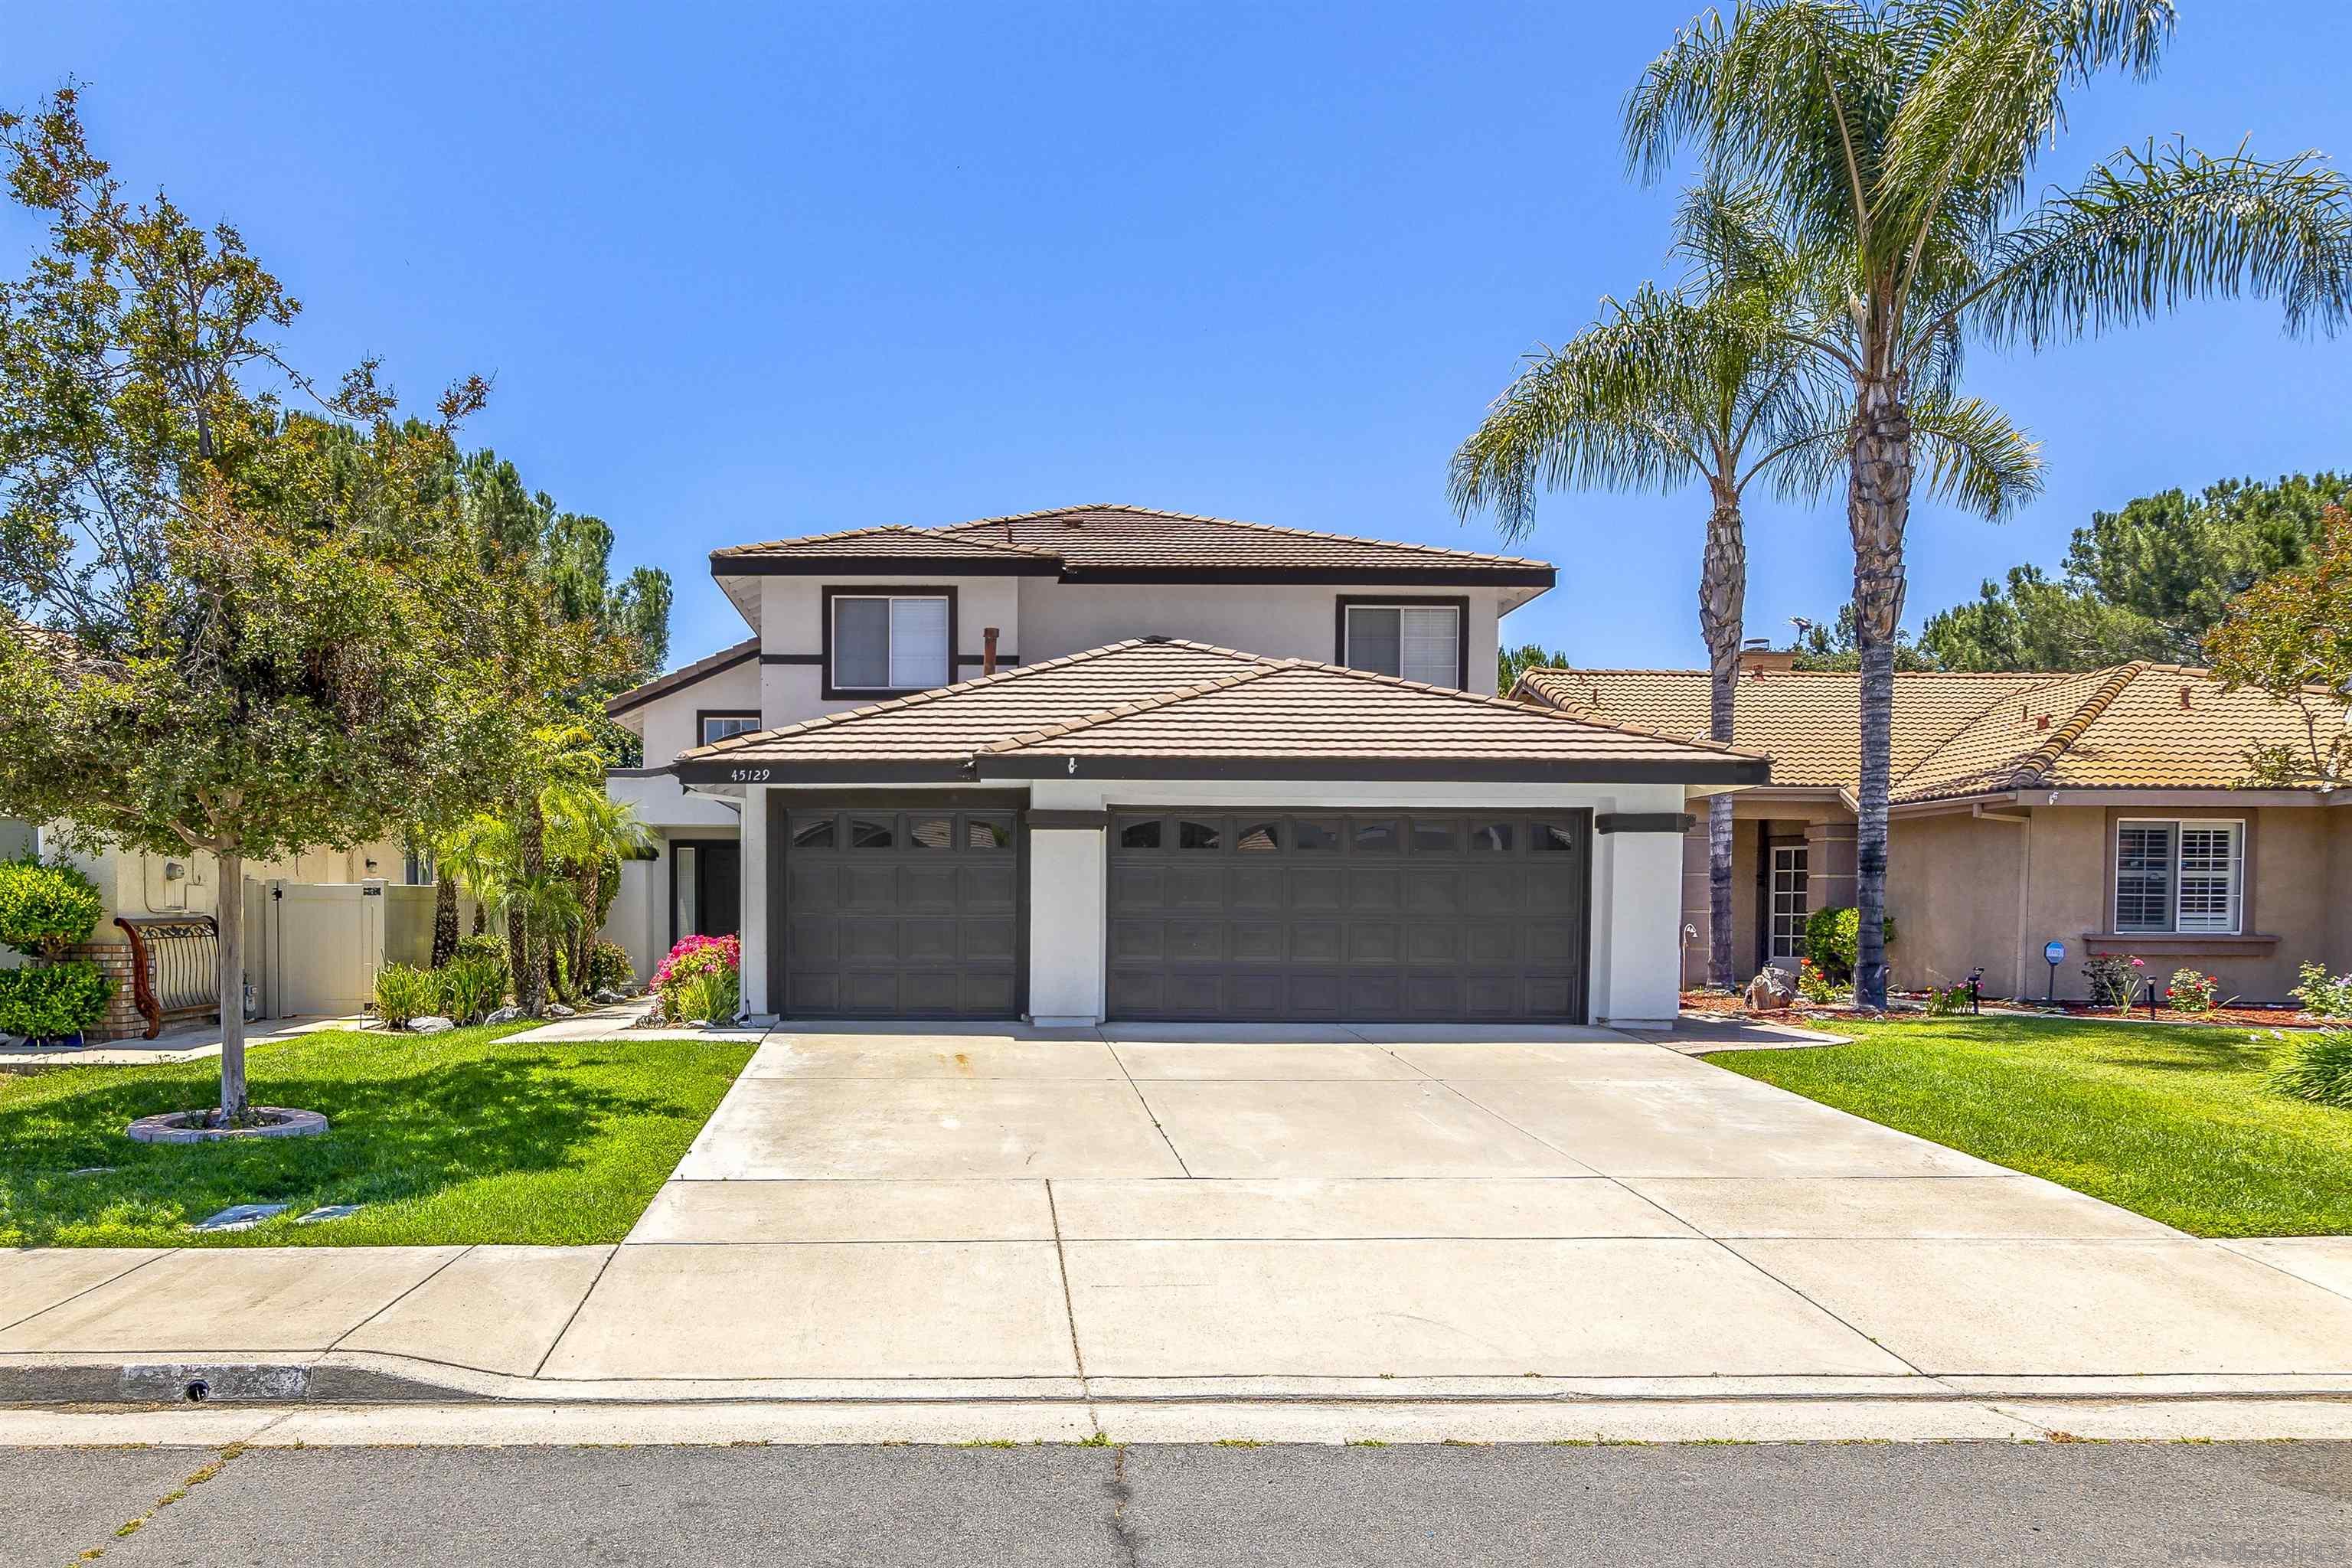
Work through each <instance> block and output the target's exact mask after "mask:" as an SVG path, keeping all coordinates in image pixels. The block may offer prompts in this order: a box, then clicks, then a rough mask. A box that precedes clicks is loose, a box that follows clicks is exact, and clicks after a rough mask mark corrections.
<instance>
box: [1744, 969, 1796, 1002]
mask: <svg viewBox="0 0 2352 1568" xmlns="http://www.w3.org/2000/svg"><path fill="white" fill-rule="evenodd" d="M1796 999H1797V988H1796V985H1795V983H1794V982H1792V981H1791V980H1790V978H1789V976H1788V975H1787V974H1786V973H1783V972H1782V971H1780V970H1778V969H1769V968H1768V969H1759V970H1758V971H1757V972H1756V978H1755V979H1753V980H1751V981H1749V982H1748V989H1747V990H1746V991H1745V992H1744V993H1742V994H1741V1000H1742V1001H1744V1002H1746V1003H1747V1005H1748V1010H1749V1011H1750V1012H1756V1013H1769V1012H1773V1011H1776V1010H1778V1009H1780V1008H1782V1007H1786V1006H1788V1005H1790V1004H1791V1003H1793V1002H1795V1001H1796Z"/></svg>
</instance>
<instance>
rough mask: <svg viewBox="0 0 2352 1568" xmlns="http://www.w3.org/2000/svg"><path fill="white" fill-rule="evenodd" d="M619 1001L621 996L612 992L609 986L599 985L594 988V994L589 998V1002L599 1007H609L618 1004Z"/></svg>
mask: <svg viewBox="0 0 2352 1568" xmlns="http://www.w3.org/2000/svg"><path fill="white" fill-rule="evenodd" d="M620 999H621V994H620V993H619V992H617V991H615V990H614V989H613V988H612V987H611V986H609V985H599V986H598V987H596V994H594V995H593V996H591V997H590V998H589V1000H590V1001H591V1002H593V1003H595V1004H596V1005H598V1006H599V1007H610V1006H611V1005H613V1004H614V1003H615V1002H618V1001H619V1000H620Z"/></svg>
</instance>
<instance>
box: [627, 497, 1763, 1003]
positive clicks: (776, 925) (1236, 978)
mask: <svg viewBox="0 0 2352 1568" xmlns="http://www.w3.org/2000/svg"><path fill="white" fill-rule="evenodd" d="M711 572H712V574H713V575H714V576H715V577H716V578H717V579H718V581H719V586H720V587H721V588H722V589H723V590H724V591H725V592H726V594H727V595H728V597H729V598H730V600H731V601H732V602H733V603H734V605H736V607H737V608H738V609H739V610H740V612H741V613H742V615H743V617H744V619H745V620H746V621H747V622H749V623H750V624H751V627H752V628H753V631H754V633H755V635H754V636H753V637H751V638H748V639H746V640H745V641H744V642H742V643H740V644H738V645H736V646H735V647H730V648H728V649H725V650H723V651H721V652H719V653H718V654H715V655H713V656H711V657H710V658H706V659H703V660H700V661H698V663H696V664H693V665H689V666H688V667H687V668H683V669H680V670H678V671H677V672H676V673H674V674H671V675H668V676H665V677H664V678H662V679H659V680H656V681H654V682H651V683H649V684H648V685H646V686H644V687H641V688H639V689H636V690H635V691H632V692H628V693H625V694H624V695H623V696H621V697H618V698H616V699H614V700H613V702H612V703H611V704H610V705H609V710H610V711H611V713H612V714H613V716H614V718H615V719H616V720H617V721H619V722H621V723H622V724H624V725H626V726H628V727H629V728H631V729H633V730H634V731H636V732H637V733H638V734H639V735H640V736H642V737H643V739H644V742H645V756H646V762H647V763H648V764H649V765H648V766H646V767H645V768H642V769H633V770H616V771H615V772H614V774H613V775H612V778H611V782H610V788H611V790H612V792H613V794H614V795H615V796H616V797H617V798H619V799H622V800H625V801H628V802H630V803H631V804H633V805H635V807H636V808H637V811H638V814H639V816H640V818H641V819H642V820H643V821H645V822H646V824H647V825H648V826H651V827H653V828H654V829H655V831H656V834H657V836H658V837H659V839H660V840H661V844H660V848H661V853H660V856H659V858H657V859H656V860H654V861H651V862H639V863H633V864H631V865H630V866H628V867H627V868H625V872H624V879H625V883H624V889H623V892H622V897H621V900H620V901H619V903H618V904H616V906H615V908H614V915H613V918H612V920H611V921H609V922H608V924H607V928H606V930H607V934H608V935H610V936H612V937H613V938H614V940H616V941H619V942H622V943H623V944H624V945H625V946H626V947H627V948H628V949H629V951H630V953H631V956H632V959H633V960H634V962H635V963H636V964H637V967H638V970H639V973H645V972H646V971H647V970H648V969H649V968H650V967H651V965H652V964H653V963H655V962H656V961H657V960H658V958H659V956H660V954H661V953H662V952H664V951H666V950H667V948H668V947H669V946H670V945H671V943H672V942H675V941H676V940H677V938H678V937H681V936H683V935H686V934H688V933H689V932H694V931H702V932H706V933H714V932H725V931H738V932H740V935H741V937H742V939H743V987H744V996H745V1005H746V1007H747V1009H748V1010H749V1011H751V1012H752V1013H755V1014H782V1015H784V1016H804V1017H807V1016H881V1017H888V1016H908V1017H916V1016H971V1017H983V1018H1011V1017H1016V1016H1026V1017H1032V1018H1034V1019H1036V1020H1038V1021H1040V1022H1049V1023H1077V1024H1087V1023H1093V1022H1097V1021H1099V1020H1101V1019H1104V1018H1106V1017H1129V1018H1256V1019H1295V1020H1314V1019H1331V1020H1340V1019H1350V1018H1353V1019H1364V1020H1407V1019H1438V1020H1452V1019H1498V1020H1499V1019H1553V1020H1564V1021H1570V1022H1582V1021H1585V1020H1587V1019H1609V1020H1613V1021H1617V1022H1621V1023H1623V1022H1632V1021H1637V1020H1661V1019H1667V1018H1671V1017H1672V1016H1674V1014H1675V1008H1676V992H1677V988H1678V980H1679V976H1678V952H1677V942H1678V934H1677V933H1678V930H1679V924H1680V912H1679V907H1680V899H1679V889H1678V879H1679V872H1680V853H1681V850H1680V835H1681V831H1682V828H1683V826H1684V821H1685V811H1686V809H1687V807H1688V805H1689V804H1690V802H1691V801H1692V800H1694V799H1696V798H1698V797H1700V796H1703V795H1706V794H1707V793H1709V792H1710V791H1713V790H1718V789H1732V788H1741V787H1746V786H1749V785H1754V784H1761V783H1762V782H1763V781H1764V779H1765V777H1766V763H1764V761H1763V759H1762V758H1760V757H1758V756H1753V755H1748V754H1744V753H1741V752H1734V751H1731V750H1729V749H1727V748H1723V747H1718V746H1715V745H1712V744H1709V743H1706V742H1694V741H1691V740H1687V739H1676V738H1670V737H1664V736H1659V735H1654V734H1651V733H1648V732H1645V731H1642V730H1639V729H1636V728H1633V727H1632V726H1627V725H1621V724H1615V723H1610V722H1601V721H1588V720H1583V719H1578V718H1572V717H1570V716H1568V715H1565V714H1557V713H1547V712H1542V711H1539V710H1536V709H1534V708H1531V707H1529V706H1528V705H1527V704H1524V703H1517V702H1511V701H1507V700H1502V699H1500V698H1497V697H1494V696H1490V695H1485V694H1484V693H1485V692H1486V690H1487V689H1488V688H1489V686H1490V682H1491V677H1490V676H1489V675H1488V673H1487V672H1488V671H1490V670H1491V669H1493V668H1494V666H1495V658H1496V640H1497V632H1496V624H1497V622H1498V621H1499V619H1500V617H1501V616H1503V615H1504V614H1505V613H1506V612H1507V611H1509V610H1511V609H1514V608H1516V607H1517V606H1518V605H1523V604H1525V603H1526V602H1527V601H1528V600H1529V599H1532V598H1533V597H1535V596H1536V595H1538V594H1539V593H1542V592H1543V591H1544V590H1545V589H1547V588H1549V587H1550V586H1551V585H1552V583H1553V580H1554V574H1553V571H1552V568H1551V567H1549V565H1546V564H1544V563H1540V562H1535V561H1527V560H1520V559H1517V558H1513V557H1508V556H1496V555H1484V554H1476V553H1473V552H1466V551H1457V550H1445V549H1438V548H1433V547H1431V546H1426V545H1412V544H1391V543H1383V542H1377V541H1370V540H1361V539H1350V538H1346V537H1342V536H1339V535H1335V534H1327V533H1310V532H1303V531H1297V530H1291V529H1281V528H1270V527H1265V526H1263V525H1259V524H1254V523H1243V522H1233V521H1224V520H1221V519H1214V518H1203V517H1194V516H1189V515H1183V514H1178V513H1171V512H1163V511H1152V510H1145V509H1142V508H1137V507H1121V506H1088V507H1077V508H1069V509H1064V510H1053V511H1039V512H1028V513H1024V514H1021V515H1019V516H1014V517H1006V518H994V519H989V520H986V521H979V522H972V523H965V524H961V525H957V526H952V527H945V528H929V529H916V528H904V527H890V528H867V529H855V530H849V531H843V532H836V533H826V534H820V535H815V536H812V537H809V538H805V539H790V540H780V541H776V542H772V543H765V544H754V545H745V546H740V547H737V548H734V549H728V550H720V551H717V552H713V553H712V555H711Z"/></svg>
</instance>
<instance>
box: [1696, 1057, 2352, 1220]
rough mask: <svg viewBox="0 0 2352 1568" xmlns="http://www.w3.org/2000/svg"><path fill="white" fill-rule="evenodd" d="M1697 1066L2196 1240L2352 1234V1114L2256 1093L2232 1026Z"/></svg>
mask: <svg viewBox="0 0 2352 1568" xmlns="http://www.w3.org/2000/svg"><path fill="white" fill-rule="evenodd" d="M1838 1027H1839V1029H1840V1031H1841V1032H1847V1033H1853V1034H1854V1035H1856V1036H1857V1037H1858V1038H1857V1039H1856V1040H1855V1042H1854V1043H1853V1045H1850V1046H1832V1047H1824V1048H1822V1049H1819V1050H1786V1051H1735V1052H1726V1053H1723V1054H1719V1055H1714V1056H1710V1057H1708V1058H1706V1059H1707V1060H1709V1061H1711V1062H1713V1063H1715V1064H1716V1065H1717V1066H1718V1067H1725V1068H1730V1069H1731V1070H1732V1071H1734V1072H1737V1073H1743V1074H1745V1075H1747V1076H1748V1077H1749V1078H1753V1079H1762V1080H1763V1081H1764V1082H1766V1083H1771V1084H1778V1085H1779V1086H1780V1087H1781V1088H1782V1089H1792V1090H1794V1091H1795V1092H1796V1093H1799V1094H1801V1095H1804V1096H1806V1097H1807V1098H1809V1099H1811V1100H1820V1101H1822V1103H1823V1104H1825V1105H1834V1106H1836V1107H1837V1108H1838V1109H1839V1110H1850V1111H1852V1112H1853V1113H1854V1114H1855V1115H1857V1116H1866V1117H1868V1118H1870V1120H1872V1121H1880V1122H1884V1123H1885V1124H1886V1125H1887V1126H1889V1127H1898V1128H1901V1129H1902V1130H1903V1131H1906V1132H1916V1133H1917V1134H1918V1135H1919V1136H1920V1137H1922V1138H1932V1139H1934V1140H1935V1141H1936V1142H1938V1143H1943V1144H1947V1145H1948V1146H1950V1147H1952V1148H1954V1149H1959V1150H1963V1151H1965V1152H1969V1153H1971V1154H1975V1155H1979V1156H1980V1157H1982V1158H1984V1159H1987V1160H1991V1161H1993V1162H1995V1163H1999V1164H2002V1165H2007V1166H2009V1167H2011V1169H2013V1170H2019V1171H2026V1172H2030V1173H2032V1174H2034V1175H2037V1176H2047V1177H2048V1178H2049V1179H2050V1180H2052V1181H2053V1182H2060V1183H2063V1184H2065V1185H2067V1186H2070V1187H2073V1188H2074V1189H2075V1190H2076V1191H2077V1192H2084V1193H2088V1194H2091V1195H2092V1196H2094V1197H2099V1198H2105V1199H2106V1200H2107V1201H2108V1202H2109V1203H2113V1204H2120V1205H2123V1206H2124V1207H2125V1208H2127V1209H2135V1210H2137V1211H2138V1212H2139V1213H2141V1214H2144V1215H2147V1216H2149V1217H2150V1218H2152V1219H2158V1220H2162V1221H2163V1222H2165V1223H2166V1224H2167V1225H2172V1226H2179V1228H2180V1229H2182V1230H2186V1231H2190V1232H2193V1233H2194V1234H2196V1235H2199V1236H2320V1235H2343V1234H2347V1233H2352V1111H2347V1110H2333V1109H2330V1108H2328V1107H2325V1106H2317V1105H2307V1104H2304V1103H2302V1102H2300V1101H2297V1100H2288V1099H2284V1098H2283V1097H2281V1096H2279V1095H2274V1094H2271V1093H2268V1092H2266V1091H2265V1090H2264V1089H2263V1086H2262V1078H2261V1075H2262V1070H2263V1067H2264V1066H2265V1065H2266V1063H2267V1059H2268V1057H2269V1042H2268V1040H2267V1039H2265V1038H2264V1037H2261V1036H2258V1035H2256V1034H2255V1033H2253V1032H2252V1031H2250V1030H2242V1029H2221V1028H2193V1027H2182V1026H2166V1025H2151V1024H2141V1025H2130V1024H2109V1023H2061V1022H2057V1021H2054V1020H2043V1019H2038V1018H1982V1019H1975V1020H1941V1019H1939V1020H1936V1021H1933V1022H1928V1023H1910V1024H1876V1025H1873V1024H1860V1025H1851V1026H1849V1025H1840V1026H1838Z"/></svg>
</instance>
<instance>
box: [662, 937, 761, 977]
mask: <svg viewBox="0 0 2352 1568" xmlns="http://www.w3.org/2000/svg"><path fill="white" fill-rule="evenodd" d="M714 947H715V948H717V949H718V950H719V957H720V958H722V959H723V960H725V962H726V964H727V967H728V968H730V969H740V968H742V967H743V939H742V938H741V937H739V936H689V937H687V938H685V939H683V940H682V941H680V942H678V944H677V946H676V947H673V948H671V949H670V950H669V953H668V955H667V957H665V958H664V959H663V960H662V961H661V965H660V967H659V968H657V969H656V970H655V971H654V978H653V988H654V989H655V990H656V991H658V990H660V989H661V988H662V987H663V986H664V985H666V984H668V983H669V979H670V974H671V972H672V971H673V970H674V969H676V968H677V967H678V966H679V964H680V961H682V960H683V959H685V958H686V957H687V955H688V954H689V953H696V952H703V951H704V950H705V949H708V948H714ZM702 963H709V960H707V959H705V960H703V961H702ZM702 963H697V964H695V965H693V966H692V967H695V968H700V967H701V966H702Z"/></svg>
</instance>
